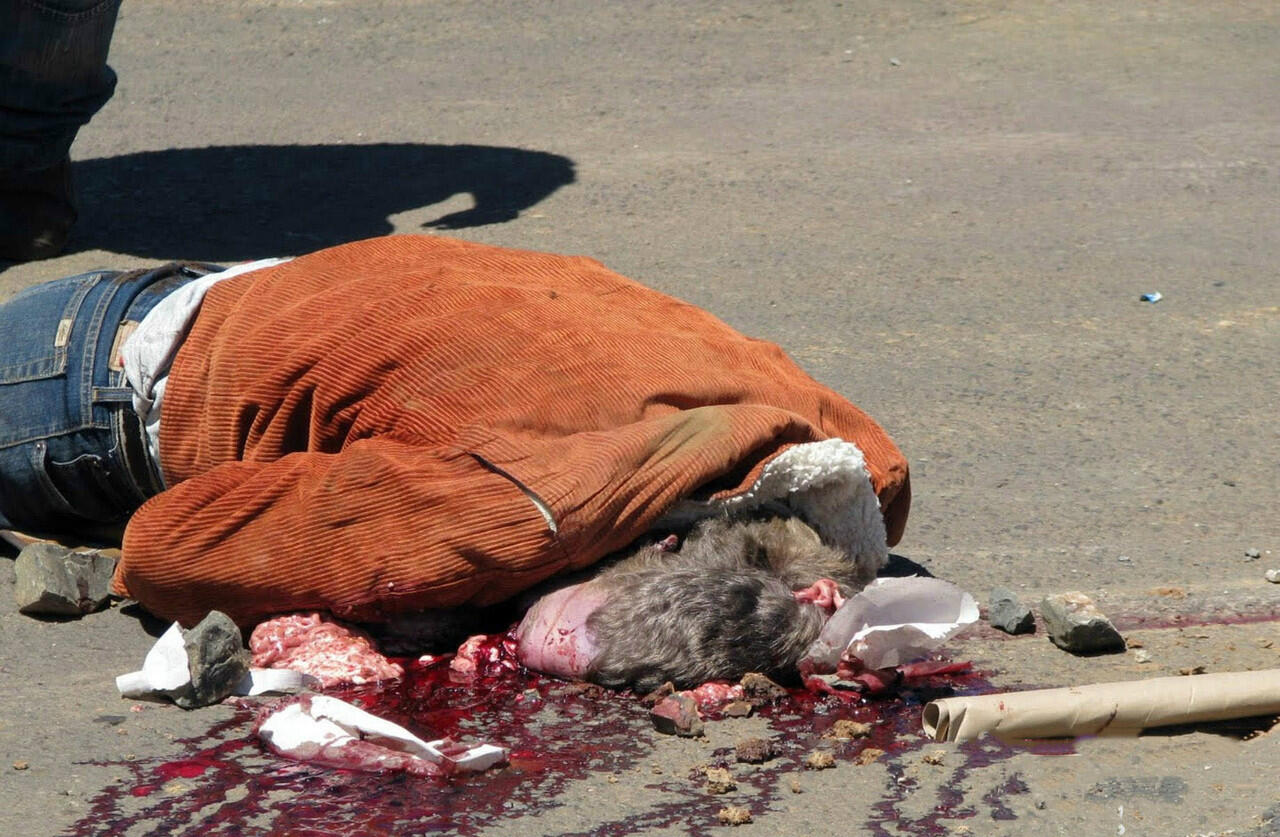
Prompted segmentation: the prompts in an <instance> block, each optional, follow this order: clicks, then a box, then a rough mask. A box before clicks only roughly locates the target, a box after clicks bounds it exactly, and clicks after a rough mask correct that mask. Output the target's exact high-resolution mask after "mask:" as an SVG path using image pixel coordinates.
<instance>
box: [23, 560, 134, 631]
mask: <svg viewBox="0 0 1280 837" xmlns="http://www.w3.org/2000/svg"><path fill="white" fill-rule="evenodd" d="M13 569H14V576H15V582H14V587H13V596H14V599H15V600H16V601H17V603H18V611H19V612H21V613H25V614H27V615H28V616H34V615H42V616H83V615H84V614H86V613H92V612H93V611H95V610H98V609H99V608H101V607H102V606H103V605H105V604H106V603H107V599H108V598H110V596H111V575H112V573H114V572H115V569H116V562H115V559H114V558H112V557H110V556H108V555H104V554H103V553H101V552H97V551H89V552H83V551H81V552H77V551H74V550H70V549H67V548H66V547H64V546H60V545H59V544H56V543H45V542H40V543H33V544H28V545H27V546H25V547H23V549H22V551H21V552H19V553H18V558H17V560H16V561H15V562H14V568H13Z"/></svg>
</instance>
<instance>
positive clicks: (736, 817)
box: [716, 805, 751, 825]
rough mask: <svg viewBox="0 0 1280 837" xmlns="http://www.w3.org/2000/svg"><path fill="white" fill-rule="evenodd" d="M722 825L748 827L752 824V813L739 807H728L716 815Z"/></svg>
mask: <svg viewBox="0 0 1280 837" xmlns="http://www.w3.org/2000/svg"><path fill="white" fill-rule="evenodd" d="M716 819H718V820H720V824H721V825H746V824H747V823H749V822H751V811H750V810H748V809H747V808H740V807H738V806H737V805H726V806H725V807H723V808H721V809H720V810H719V812H718V813H717V814H716Z"/></svg>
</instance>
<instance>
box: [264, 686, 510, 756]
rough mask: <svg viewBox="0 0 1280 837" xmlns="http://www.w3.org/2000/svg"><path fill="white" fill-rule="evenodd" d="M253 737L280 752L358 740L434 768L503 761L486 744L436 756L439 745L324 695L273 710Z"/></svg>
mask: <svg viewBox="0 0 1280 837" xmlns="http://www.w3.org/2000/svg"><path fill="white" fill-rule="evenodd" d="M258 734H259V735H260V736H261V737H262V738H263V740H264V741H266V742H267V743H268V744H269V745H271V746H272V747H273V748H275V749H276V750H279V751H282V752H292V751H297V750H299V749H301V750H302V751H304V752H305V751H306V750H307V749H308V748H309V745H319V746H325V745H329V744H342V743H344V742H345V741H353V740H356V739H363V740H365V741H372V742H373V743H375V744H378V745H380V746H383V747H386V748H387V749H388V750H394V751H396V752H401V753H406V754H408V755H411V756H415V757H417V758H421V759H426V760H428V761H432V762H435V763H436V764H445V763H452V764H453V765H454V766H455V767H456V768H457V769H459V770H471V771H479V770H487V769H488V768H490V767H492V766H493V765H495V764H499V763H501V762H504V761H506V759H507V750H506V749H505V748H503V747H495V746H493V745H491V744H480V745H477V746H475V747H471V748H469V749H467V751H466V752H464V753H462V754H460V755H457V756H448V755H445V754H444V753H443V752H441V751H440V747H441V746H442V745H443V740H436V741H423V740H422V739H421V738H418V737H417V736H416V735H414V734H413V733H411V732H409V731H408V730H407V729H405V728H404V727H402V726H400V725H398V724H394V723H392V722H391V721H388V720H386V719H384V718H379V717H378V716H377V715H371V714H369V713H368V712H365V711H364V710H363V709H361V708H359V707H358V706H353V705H351V704H349V703H347V702H345V701H342V700H338V699H337V698H334V697H329V696H327V695H315V696H314V697H312V698H311V699H310V700H306V701H300V702H296V703H290V704H289V705H287V706H285V707H283V708H281V709H279V710H277V711H276V712H274V713H272V714H271V715H270V716H269V717H267V719H266V720H264V721H263V722H262V724H261V725H260V726H259V728H258Z"/></svg>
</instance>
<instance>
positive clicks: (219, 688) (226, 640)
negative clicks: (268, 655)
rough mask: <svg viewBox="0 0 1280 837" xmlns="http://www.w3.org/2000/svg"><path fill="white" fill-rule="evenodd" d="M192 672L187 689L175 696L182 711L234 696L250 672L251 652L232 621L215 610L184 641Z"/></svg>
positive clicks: (189, 632)
mask: <svg viewBox="0 0 1280 837" xmlns="http://www.w3.org/2000/svg"><path fill="white" fill-rule="evenodd" d="M182 645H183V647H184V648H186V650H187V667H188V669H189V670H190V672H191V683H190V685H189V687H188V688H186V689H184V690H182V691H181V692H179V693H178V694H176V695H174V698H173V702H174V703H176V704H178V705H179V706H181V707H182V708H183V709H195V708H196V707H199V706H208V705H210V704H213V703H217V702H218V701H220V700H222V699H223V698H225V697H227V696H228V695H230V694H231V692H232V690H234V689H235V687H236V684H237V683H239V682H240V679H241V678H242V677H244V675H245V673H246V672H248V671H249V661H250V655H249V650H248V649H247V648H245V647H244V640H243V638H242V637H241V635H240V628H238V627H237V626H236V623H235V622H233V621H231V617H230V616H227V615H226V614H225V613H222V612H221V611H217V610H213V611H210V612H209V615H208V616H206V617H205V618H204V619H202V620H201V621H200V622H199V624H197V625H196V626H195V627H194V628H192V629H191V630H189V631H187V632H186V633H185V634H184V635H183V637H182Z"/></svg>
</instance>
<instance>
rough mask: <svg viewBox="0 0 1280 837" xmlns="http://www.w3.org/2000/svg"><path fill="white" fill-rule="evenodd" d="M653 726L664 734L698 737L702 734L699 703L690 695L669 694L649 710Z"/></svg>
mask: <svg viewBox="0 0 1280 837" xmlns="http://www.w3.org/2000/svg"><path fill="white" fill-rule="evenodd" d="M649 719H650V720H651V721H653V728H654V729H656V730H657V731H658V732H660V733H662V734H663V735H679V736H681V737H682V738H696V737H697V736H699V735H702V718H701V717H700V716H699V715H698V703H697V701H695V700H694V699H693V698H691V697H689V696H688V695H678V694H677V695H668V696H667V697H665V698H662V699H661V700H660V701H658V703H657V704H655V705H654V707H653V708H652V709H650V710H649Z"/></svg>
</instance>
